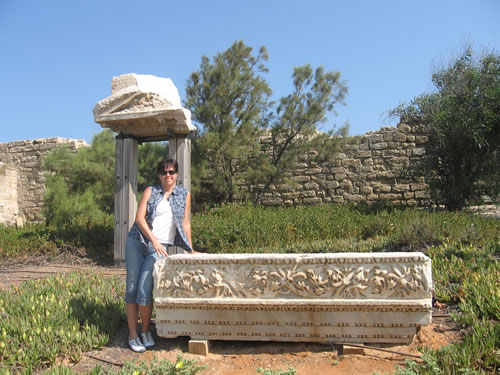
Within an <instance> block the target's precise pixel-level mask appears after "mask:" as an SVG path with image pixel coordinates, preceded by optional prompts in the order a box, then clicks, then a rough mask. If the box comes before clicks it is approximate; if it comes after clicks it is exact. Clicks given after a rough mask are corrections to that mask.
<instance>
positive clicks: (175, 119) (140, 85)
mask: <svg viewBox="0 0 500 375" xmlns="http://www.w3.org/2000/svg"><path fill="white" fill-rule="evenodd" d="M93 113H94V121H95V122H97V123H99V124H100V125H101V127H103V128H109V129H111V130H113V131H115V132H117V133H123V134H126V135H131V136H134V137H135V138H138V139H150V140H153V139H166V138H168V137H169V136H172V134H188V133H189V132H190V131H194V130H196V127H195V126H194V125H193V124H192V123H191V112H190V111H189V110H188V109H186V108H183V107H182V106H181V101H180V97H179V93H178V91H177V88H176V87H175V85H174V84H173V82H172V80H170V79H169V78H162V77H156V76H152V75H142V74H134V73H129V74H123V75H121V76H119V77H114V78H113V81H112V94H111V96H109V97H107V98H105V99H103V100H101V101H99V102H98V103H97V104H96V105H95V107H94V109H93Z"/></svg>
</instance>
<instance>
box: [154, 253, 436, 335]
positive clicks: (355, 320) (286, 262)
mask: <svg viewBox="0 0 500 375" xmlns="http://www.w3.org/2000/svg"><path fill="white" fill-rule="evenodd" d="M154 278H155V287H154V304H155V310H156V327H157V332H158V335H159V336H162V337H177V336H190V337H191V338H192V339H197V340H209V339H210V340H213V339H217V340H252V341H254V340H256V341H259V340H261V341H304V342H335V343H342V342H345V343H410V342H411V341H412V340H413V337H414V336H415V333H416V329H417V327H419V326H421V325H425V324H429V323H430V322H431V316H432V306H431V303H432V273H431V262H430V259H429V258H428V257H426V256H425V255H424V254H422V253H371V254H361V253H340V254H300V255H296V254H279V255H277V254H255V255H247V254H245V255H243V254H231V255H205V254H195V255H174V256H170V257H168V258H166V259H164V260H161V261H158V262H157V263H156V265H155V270H154Z"/></svg>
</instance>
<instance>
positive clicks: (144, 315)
mask: <svg viewBox="0 0 500 375" xmlns="http://www.w3.org/2000/svg"><path fill="white" fill-rule="evenodd" d="M178 168H179V167H178V164H177V161H176V160H174V159H166V160H163V161H162V162H160V163H159V164H158V167H157V173H158V178H159V179H160V184H158V185H155V186H149V187H147V188H146V189H145V190H144V194H143V195H142V198H141V201H140V203H139V207H138V208H137V215H136V218H135V223H134V225H133V226H132V228H131V229H130V232H129V234H128V238H127V244H126V247H125V256H126V265H127V285H126V291H125V303H126V312H127V322H128V329H129V339H128V344H129V346H130V348H131V349H132V350H133V351H134V352H138V353H142V352H144V351H145V350H146V349H150V348H152V347H153V346H154V345H155V342H154V339H153V336H152V335H151V332H150V331H149V322H150V319H151V314H152V311H153V298H152V296H153V266H154V264H155V262H156V260H158V259H160V258H163V257H167V256H168V250H169V247H170V246H179V247H181V248H183V249H185V250H187V251H189V252H190V253H193V252H194V251H193V243H192V241H191V223H190V220H189V214H190V208H191V194H190V193H189V192H188V191H187V190H186V189H185V188H183V187H180V186H177V185H176V181H177V176H178V172H179V170H178ZM139 315H140V317H141V321H142V327H141V334H140V338H139V335H138V332H137V319H138V317H139Z"/></svg>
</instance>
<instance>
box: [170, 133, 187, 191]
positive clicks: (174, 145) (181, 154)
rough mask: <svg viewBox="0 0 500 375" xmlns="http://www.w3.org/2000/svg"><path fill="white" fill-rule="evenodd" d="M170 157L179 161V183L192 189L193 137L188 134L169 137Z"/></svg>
mask: <svg viewBox="0 0 500 375" xmlns="http://www.w3.org/2000/svg"><path fill="white" fill-rule="evenodd" d="M168 157H169V158H171V159H175V160H177V162H178V163H179V176H177V185H179V186H183V187H185V188H186V189H188V190H189V191H191V139H189V138H188V137H187V136H185V137H179V136H177V137H175V138H171V139H169V140H168Z"/></svg>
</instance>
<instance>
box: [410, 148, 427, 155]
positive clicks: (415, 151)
mask: <svg viewBox="0 0 500 375" xmlns="http://www.w3.org/2000/svg"><path fill="white" fill-rule="evenodd" d="M412 155H414V156H422V155H425V148H414V149H413V151H412Z"/></svg>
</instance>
